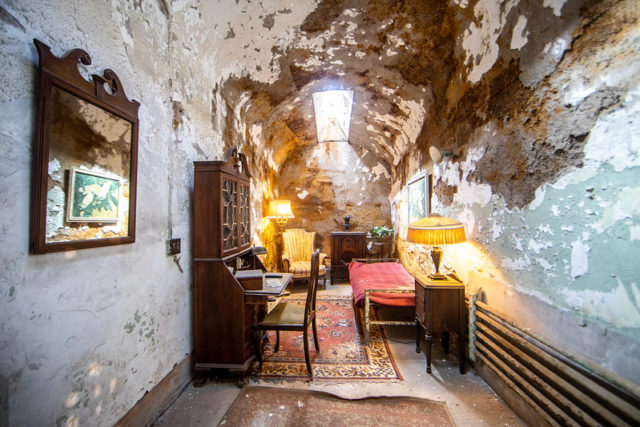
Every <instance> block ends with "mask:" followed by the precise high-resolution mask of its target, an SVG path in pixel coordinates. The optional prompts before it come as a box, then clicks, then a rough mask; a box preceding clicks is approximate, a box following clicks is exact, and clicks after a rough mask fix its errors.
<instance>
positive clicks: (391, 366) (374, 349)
mask: <svg viewBox="0 0 640 427" xmlns="http://www.w3.org/2000/svg"><path fill="white" fill-rule="evenodd" d="M286 301H287V302H292V303H295V304H300V305H304V299H303V298H288V299H287V300H286ZM316 305H317V310H316V312H317V316H318V318H317V326H318V340H319V344H320V352H319V353H318V352H316V351H315V347H314V345H313V342H312V341H313V338H312V333H311V328H309V338H310V345H309V354H310V356H311V365H312V368H313V377H314V379H340V380H367V379H370V380H401V379H402V377H401V376H400V373H399V372H398V369H397V368H396V365H395V362H394V361H393V356H392V355H391V352H390V351H389V346H388V344H387V340H386V338H385V336H384V332H383V331H382V330H381V329H380V328H379V327H378V326H372V327H371V338H370V342H369V346H368V347H367V346H365V345H364V344H363V343H362V335H361V334H359V333H358V325H357V323H356V318H355V315H354V311H353V306H352V299H351V297H350V296H347V297H336V296H327V297H321V296H318V298H317V302H316ZM275 342H276V336H275V332H269V342H268V344H266V345H265V347H264V363H263V366H262V371H260V372H259V373H258V374H256V375H255V376H256V378H306V377H307V370H306V366H305V362H304V350H303V341H302V332H288V331H286V332H281V333H280V349H279V350H278V352H276V353H274V352H273V349H272V346H273V345H275Z"/></svg>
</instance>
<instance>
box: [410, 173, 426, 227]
mask: <svg viewBox="0 0 640 427" xmlns="http://www.w3.org/2000/svg"><path fill="white" fill-rule="evenodd" d="M430 182H431V176H430V175H428V174H426V173H424V174H422V175H420V176H418V177H417V178H414V179H413V180H411V181H409V183H408V184H407V201H408V206H409V209H408V210H409V224H411V223H412V222H413V221H416V220H418V219H420V218H423V217H425V216H427V215H429V214H430V213H431V185H430Z"/></svg>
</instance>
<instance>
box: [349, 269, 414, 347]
mask: <svg viewBox="0 0 640 427" xmlns="http://www.w3.org/2000/svg"><path fill="white" fill-rule="evenodd" d="M349 282H350V283H351V289H352V291H353V305H354V307H357V308H359V309H364V315H363V318H364V343H365V345H369V328H370V326H371V325H395V326H397V325H402V326H409V325H410V326H413V325H415V321H411V322H409V321H395V320H394V321H390V320H387V321H384V320H371V319H370V318H369V314H370V310H371V304H381V305H392V306H398V307H414V306H415V289H416V282H415V279H414V278H413V277H412V276H411V275H410V274H409V273H408V272H407V270H405V269H404V267H403V266H402V264H401V263H400V262H398V260H397V259H395V258H386V259H354V260H353V261H352V262H351V263H350V264H349Z"/></svg>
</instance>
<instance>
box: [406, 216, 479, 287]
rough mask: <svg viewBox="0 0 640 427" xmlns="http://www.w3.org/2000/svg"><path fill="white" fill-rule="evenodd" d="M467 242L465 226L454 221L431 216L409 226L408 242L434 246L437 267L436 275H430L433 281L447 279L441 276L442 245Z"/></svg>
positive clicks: (433, 258)
mask: <svg viewBox="0 0 640 427" xmlns="http://www.w3.org/2000/svg"><path fill="white" fill-rule="evenodd" d="M465 240H467V238H466V235H465V234H464V224H462V223H461V222H458V221H456V220H454V219H451V218H447V217H444V216H440V215H438V214H431V215H429V216H427V217H424V218H421V219H419V220H417V221H414V222H412V223H411V224H409V230H408V231H407V241H408V242H411V243H419V244H422V245H432V246H433V249H432V250H431V259H432V260H433V264H434V265H435V267H436V272H435V274H432V275H430V276H431V278H432V279H437V280H442V279H445V276H444V275H443V274H440V272H439V270H440V259H441V258H442V250H441V249H440V248H439V246H440V245H452V244H456V243H461V242H464V241H465Z"/></svg>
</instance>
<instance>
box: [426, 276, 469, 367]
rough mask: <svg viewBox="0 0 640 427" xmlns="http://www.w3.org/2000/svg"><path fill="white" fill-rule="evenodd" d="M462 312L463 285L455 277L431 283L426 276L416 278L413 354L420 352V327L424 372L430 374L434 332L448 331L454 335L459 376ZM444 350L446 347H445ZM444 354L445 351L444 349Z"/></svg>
mask: <svg viewBox="0 0 640 427" xmlns="http://www.w3.org/2000/svg"><path fill="white" fill-rule="evenodd" d="M465 319H466V316H465V312H464V285H463V284H462V282H461V281H459V280H458V279H457V278H455V277H451V276H447V279H446V280H431V279H430V278H429V277H428V276H417V277H416V325H417V329H418V333H417V336H416V352H420V327H421V326H422V329H423V330H424V337H425V340H426V349H425V356H426V359H427V372H428V373H431V342H432V339H433V334H434V333H440V332H441V333H444V334H447V335H446V339H447V342H448V332H455V333H456V334H457V335H458V360H459V365H460V373H464V365H465V328H466V327H467V325H466V324H465ZM447 347H448V345H447ZM447 351H448V349H447Z"/></svg>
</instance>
